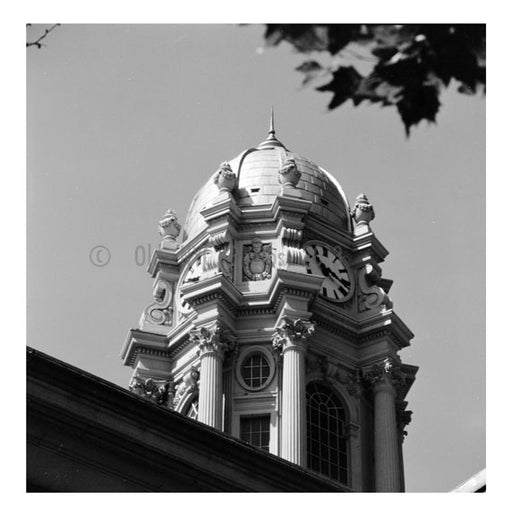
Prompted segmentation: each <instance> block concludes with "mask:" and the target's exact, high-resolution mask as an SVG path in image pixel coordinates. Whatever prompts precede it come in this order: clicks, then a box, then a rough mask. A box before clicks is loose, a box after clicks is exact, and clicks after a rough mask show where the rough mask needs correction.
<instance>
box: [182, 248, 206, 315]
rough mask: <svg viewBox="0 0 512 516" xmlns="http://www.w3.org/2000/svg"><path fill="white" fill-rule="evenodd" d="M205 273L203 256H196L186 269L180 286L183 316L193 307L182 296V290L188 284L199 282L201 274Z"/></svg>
mask: <svg viewBox="0 0 512 516" xmlns="http://www.w3.org/2000/svg"><path fill="white" fill-rule="evenodd" d="M202 272H203V255H202V254H201V255H199V256H196V257H195V258H193V259H192V260H191V261H190V262H189V263H188V264H187V266H186V267H185V270H184V271H183V274H182V276H181V279H180V282H179V285H178V296H179V299H178V309H179V311H180V312H181V313H182V314H188V313H189V312H190V311H191V310H192V307H191V306H190V304H189V303H187V302H186V301H185V300H184V299H183V296H182V292H181V288H182V287H183V286H184V285H186V284H188V283H193V282H195V281H199V278H200V277H201V274H202Z"/></svg>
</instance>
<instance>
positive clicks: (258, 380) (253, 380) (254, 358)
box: [241, 353, 270, 389]
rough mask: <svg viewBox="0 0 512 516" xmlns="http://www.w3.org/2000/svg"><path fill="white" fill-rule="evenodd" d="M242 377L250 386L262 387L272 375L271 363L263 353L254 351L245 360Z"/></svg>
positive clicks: (253, 387) (254, 387)
mask: <svg viewBox="0 0 512 516" xmlns="http://www.w3.org/2000/svg"><path fill="white" fill-rule="evenodd" d="M241 373H242V378H243V380H244V382H245V383H246V384H247V386H248V387H250V388H252V389H257V388H258V387H261V386H262V385H263V384H264V383H265V382H266V381H267V380H268V378H269V376H270V365H269V363H268V361H267V359H266V357H265V355H263V354H262V353H253V354H251V355H249V356H248V357H247V358H246V359H245V360H244V362H243V364H242V367H241Z"/></svg>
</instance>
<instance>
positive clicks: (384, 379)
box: [366, 360, 402, 493]
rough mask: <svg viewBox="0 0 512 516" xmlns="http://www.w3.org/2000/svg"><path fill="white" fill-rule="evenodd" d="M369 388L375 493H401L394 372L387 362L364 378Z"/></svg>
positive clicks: (391, 365) (400, 465)
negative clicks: (371, 398) (372, 430)
mask: <svg viewBox="0 0 512 516" xmlns="http://www.w3.org/2000/svg"><path fill="white" fill-rule="evenodd" d="M366 379H367V380H369V381H370V383H371V384H372V385H373V395H374V448H375V450H374V454H375V490H376V491H377V492H379V493H386V492H391V493H395V492H400V491H402V482H401V471H402V464H401V459H400V450H399V447H398V446H399V443H398V432H397V424H396V423H397V422H396V409H395V398H396V390H395V386H394V384H395V383H396V370H394V366H393V364H392V363H391V362H390V361H389V360H385V361H384V362H383V363H381V364H379V365H378V366H376V367H375V368H374V369H373V370H372V371H371V372H369V373H368V374H367V375H366Z"/></svg>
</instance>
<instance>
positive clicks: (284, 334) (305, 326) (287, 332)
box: [272, 317, 315, 353]
mask: <svg viewBox="0 0 512 516" xmlns="http://www.w3.org/2000/svg"><path fill="white" fill-rule="evenodd" d="M314 332H315V323H313V322H311V321H306V320H304V319H291V318H289V317H285V318H284V320H283V322H282V323H281V325H280V326H278V327H277V328H276V329H275V332H274V334H273V335H272V347H273V349H274V350H275V351H276V352H279V353H280V352H282V350H283V348H284V347H285V346H286V345H287V344H288V343H292V344H297V343H305V342H306V341H307V340H308V339H309V338H310V337H311V336H312V335H313V333H314Z"/></svg>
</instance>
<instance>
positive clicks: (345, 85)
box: [317, 66, 362, 109]
mask: <svg viewBox="0 0 512 516" xmlns="http://www.w3.org/2000/svg"><path fill="white" fill-rule="evenodd" d="M361 78H362V76H361V75H360V74H359V72H358V71H357V70H356V69H355V68H354V67H353V66H340V67H339V68H338V69H337V70H335V71H334V72H333V74H332V80H331V82H330V83H328V84H324V85H323V86H320V87H318V88H317V90H318V91H332V92H333V93H334V95H333V97H332V98H331V101H330V103H329V106H328V108H329V109H334V108H336V107H338V106H341V104H343V103H344V102H346V101H347V100H348V99H349V98H351V97H352V96H353V95H354V93H355V92H356V91H357V89H358V87H359V83H360V82H361Z"/></svg>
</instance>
